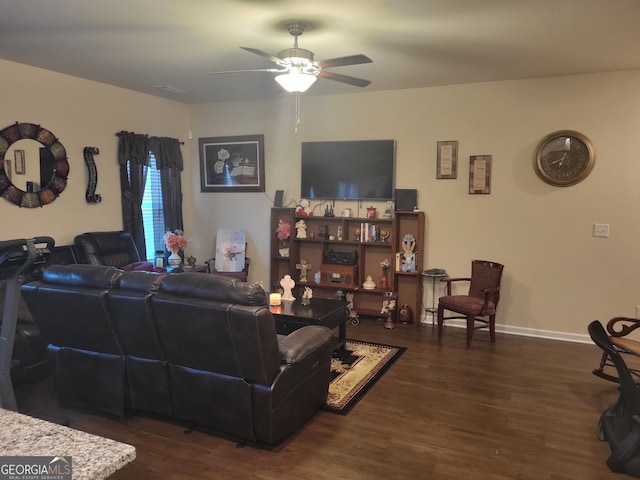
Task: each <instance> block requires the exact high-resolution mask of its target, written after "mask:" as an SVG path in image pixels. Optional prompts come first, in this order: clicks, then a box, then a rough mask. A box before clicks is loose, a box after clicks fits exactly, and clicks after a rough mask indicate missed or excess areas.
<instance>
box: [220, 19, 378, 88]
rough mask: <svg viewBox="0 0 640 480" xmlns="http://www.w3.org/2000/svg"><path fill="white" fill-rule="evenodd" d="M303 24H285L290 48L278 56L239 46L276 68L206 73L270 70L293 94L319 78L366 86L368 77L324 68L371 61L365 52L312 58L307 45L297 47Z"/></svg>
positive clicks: (222, 72) (239, 71)
mask: <svg viewBox="0 0 640 480" xmlns="http://www.w3.org/2000/svg"><path fill="white" fill-rule="evenodd" d="M304 28H305V26H304V24H303V23H299V22H297V23H291V24H289V25H287V30H288V31H289V33H290V34H291V35H293V37H294V42H293V48H287V49H285V50H282V51H281V52H279V53H278V56H277V57H276V56H273V55H270V54H269V53H266V52H263V51H262V50H258V49H256V48H250V47H240V48H242V49H243V50H246V51H247V52H251V53H255V54H256V55H259V56H261V57H262V58H266V59H267V60H269V61H270V62H273V63H275V64H276V65H278V67H279V68H260V69H251V70H227V71H220V72H209V75H219V74H225V73H241V72H272V73H278V74H279V75H276V77H275V80H276V82H278V83H279V84H280V85H281V86H282V87H283V88H284V89H285V90H287V91H288V92H292V93H302V92H305V91H306V90H307V89H308V88H309V87H311V85H313V83H314V82H315V81H316V79H317V78H318V77H320V78H325V79H327V80H334V81H336V82H342V83H346V84H349V85H353V86H355V87H366V86H367V85H369V84H370V83H371V81H369V80H364V79H362V78H356V77H351V76H349V75H342V74H340V73H333V72H328V71H326V69H327V68H333V67H344V66H348V65H359V64H362V63H371V62H372V60H371V59H370V58H369V57H367V56H366V55H361V54H360V55H349V56H347V57H337V58H332V59H329V60H321V61H317V62H316V61H314V59H313V52H312V51H310V50H307V49H306V48H300V47H298V37H299V36H300V35H302V34H303V33H304Z"/></svg>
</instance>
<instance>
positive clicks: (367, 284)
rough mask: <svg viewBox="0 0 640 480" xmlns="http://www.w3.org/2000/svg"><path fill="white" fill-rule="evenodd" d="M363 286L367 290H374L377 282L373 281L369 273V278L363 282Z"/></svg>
mask: <svg viewBox="0 0 640 480" xmlns="http://www.w3.org/2000/svg"><path fill="white" fill-rule="evenodd" d="M362 288H364V289H365V290H373V289H374V288H376V282H374V281H373V278H372V277H371V275H367V279H366V280H365V281H364V283H363V284H362Z"/></svg>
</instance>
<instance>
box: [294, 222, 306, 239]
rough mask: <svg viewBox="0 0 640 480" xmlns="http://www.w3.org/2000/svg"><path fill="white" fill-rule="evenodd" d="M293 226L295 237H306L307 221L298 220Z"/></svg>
mask: <svg viewBox="0 0 640 480" xmlns="http://www.w3.org/2000/svg"><path fill="white" fill-rule="evenodd" d="M295 227H296V238H307V223H306V222H305V221H304V220H298V221H297V222H296V224H295Z"/></svg>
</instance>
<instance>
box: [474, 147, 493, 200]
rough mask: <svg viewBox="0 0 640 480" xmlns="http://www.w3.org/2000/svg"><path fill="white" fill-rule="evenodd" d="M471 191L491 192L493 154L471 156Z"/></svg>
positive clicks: (475, 192)
mask: <svg viewBox="0 0 640 480" xmlns="http://www.w3.org/2000/svg"><path fill="white" fill-rule="evenodd" d="M469 193H470V194H477V193H491V155H472V156H471V157H469Z"/></svg>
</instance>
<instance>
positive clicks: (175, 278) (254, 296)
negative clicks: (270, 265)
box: [160, 272, 267, 306]
mask: <svg viewBox="0 0 640 480" xmlns="http://www.w3.org/2000/svg"><path fill="white" fill-rule="evenodd" d="M160 289H161V290H162V291H163V292H165V293H170V294H173V295H181V296H187V297H192V298H202V299H204V300H212V301H215V302H224V303H232V304H236V305H247V306H261V305H266V304H267V295H266V293H265V291H264V290H263V288H262V287H261V286H260V285H258V284H257V283H254V284H250V283H245V282H241V281H239V280H236V279H235V278H229V277H224V276H222V275H205V274H202V273H196V272H185V273H176V274H172V275H167V276H166V277H165V278H164V279H163V280H162V283H161V285H160Z"/></svg>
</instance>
